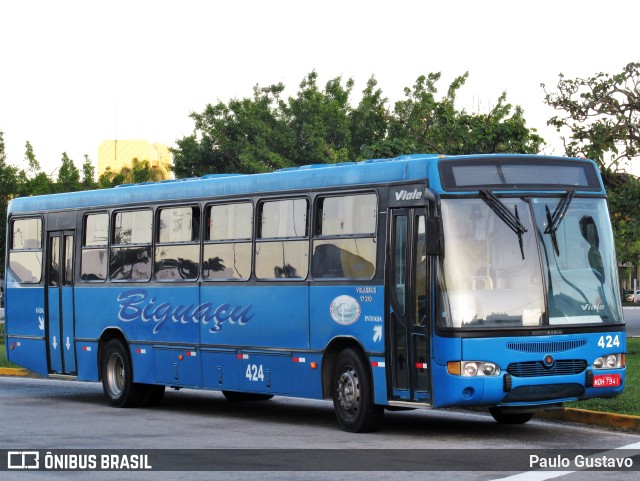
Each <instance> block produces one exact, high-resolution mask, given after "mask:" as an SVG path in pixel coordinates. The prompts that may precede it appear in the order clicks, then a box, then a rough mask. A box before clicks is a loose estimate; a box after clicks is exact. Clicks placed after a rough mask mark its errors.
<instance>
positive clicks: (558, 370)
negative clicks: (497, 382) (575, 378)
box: [507, 359, 587, 377]
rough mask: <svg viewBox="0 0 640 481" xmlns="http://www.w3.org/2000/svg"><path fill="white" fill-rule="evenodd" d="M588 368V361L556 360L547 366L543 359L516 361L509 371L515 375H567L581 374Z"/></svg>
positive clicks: (510, 365)
mask: <svg viewBox="0 0 640 481" xmlns="http://www.w3.org/2000/svg"><path fill="white" fill-rule="evenodd" d="M586 368H587V361H585V360H582V359H568V360H562V361H556V362H555V363H554V364H553V366H551V367H546V366H545V365H544V363H543V362H542V361H533V362H514V363H513V364H509V367H507V372H508V373H509V374H511V375H512V376H514V377H537V376H567V375H571V374H580V373H581V372H583V371H584V370H585V369H586Z"/></svg>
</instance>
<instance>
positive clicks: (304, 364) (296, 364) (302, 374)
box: [292, 352, 322, 399]
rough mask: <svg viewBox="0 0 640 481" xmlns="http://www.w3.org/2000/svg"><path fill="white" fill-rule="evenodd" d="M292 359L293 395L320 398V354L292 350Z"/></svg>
mask: <svg viewBox="0 0 640 481" xmlns="http://www.w3.org/2000/svg"><path fill="white" fill-rule="evenodd" d="M292 360H293V395H294V396H297V397H302V398H307V399H322V355H321V354H310V353H303V352H300V353H296V352H294V353H293V359H292ZM314 363H315V364H314ZM314 366H315V367H314Z"/></svg>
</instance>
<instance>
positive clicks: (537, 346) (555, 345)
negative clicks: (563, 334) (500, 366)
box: [507, 339, 587, 353]
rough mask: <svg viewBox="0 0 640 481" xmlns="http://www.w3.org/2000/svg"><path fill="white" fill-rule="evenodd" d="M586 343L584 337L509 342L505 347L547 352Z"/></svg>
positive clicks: (524, 350) (582, 345) (565, 349)
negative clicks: (564, 339)
mask: <svg viewBox="0 0 640 481" xmlns="http://www.w3.org/2000/svg"><path fill="white" fill-rule="evenodd" d="M586 345H587V340H586V339H571V340H569V341H545V342H543V341H541V342H509V343H507V349H510V350H512V351H519V352H530V353H536V352H539V353H548V352H564V351H571V350H572V349H579V348H581V347H584V346H586Z"/></svg>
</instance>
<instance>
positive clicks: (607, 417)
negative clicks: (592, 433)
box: [536, 408, 640, 433]
mask: <svg viewBox="0 0 640 481" xmlns="http://www.w3.org/2000/svg"><path fill="white" fill-rule="evenodd" d="M536 417H538V418H541V419H552V420H558V421H568V422H572V423H580V424H593V425H596V426H605V427H613V428H618V429H624V430H626V431H632V432H636V433H640V416H631V415H626V414H612V413H603V412H598V411H588V410H586V409H576V408H562V409H558V410H554V411H546V412H541V413H538V414H536Z"/></svg>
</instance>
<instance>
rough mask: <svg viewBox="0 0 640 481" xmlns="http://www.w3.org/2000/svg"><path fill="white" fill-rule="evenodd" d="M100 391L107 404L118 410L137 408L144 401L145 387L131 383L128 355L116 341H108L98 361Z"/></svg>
mask: <svg viewBox="0 0 640 481" xmlns="http://www.w3.org/2000/svg"><path fill="white" fill-rule="evenodd" d="M100 367H101V372H102V389H103V390H104V394H105V396H106V397H107V400H108V401H109V404H111V405H112V406H115V407H119V408H125V407H135V406H139V405H140V404H141V403H142V401H143V400H144V395H145V386H144V385H143V384H137V383H134V382H133V369H132V366H131V359H130V358H129V353H128V352H127V349H126V348H125V347H124V345H123V343H122V342H121V341H119V340H118V339H112V340H110V341H109V342H108V343H107V345H106V346H105V348H104V353H103V355H102V359H101V361H100Z"/></svg>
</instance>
